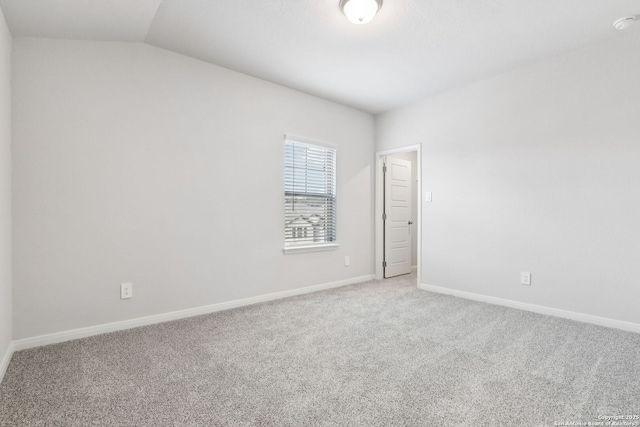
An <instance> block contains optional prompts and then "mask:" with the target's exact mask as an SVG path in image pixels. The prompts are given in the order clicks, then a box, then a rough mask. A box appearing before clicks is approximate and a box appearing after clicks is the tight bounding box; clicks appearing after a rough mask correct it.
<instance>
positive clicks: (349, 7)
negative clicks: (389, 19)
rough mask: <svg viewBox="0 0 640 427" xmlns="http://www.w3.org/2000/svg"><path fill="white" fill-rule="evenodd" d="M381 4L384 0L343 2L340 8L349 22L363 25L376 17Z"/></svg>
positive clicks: (344, 0)
mask: <svg viewBox="0 0 640 427" xmlns="http://www.w3.org/2000/svg"><path fill="white" fill-rule="evenodd" d="M381 4H382V0H342V1H341V2H340V7H341V8H342V11H343V12H344V14H345V15H346V16H347V19H348V20H349V21H351V22H353V23H354V24H357V25H362V24H366V23H367V22H369V21H371V20H372V19H373V18H374V17H375V16H376V13H378V9H380V5H381Z"/></svg>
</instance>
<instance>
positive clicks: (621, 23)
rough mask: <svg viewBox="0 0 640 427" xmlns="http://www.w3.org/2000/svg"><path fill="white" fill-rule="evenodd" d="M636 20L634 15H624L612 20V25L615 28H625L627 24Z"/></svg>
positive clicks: (627, 26)
mask: <svg viewBox="0 0 640 427" xmlns="http://www.w3.org/2000/svg"><path fill="white" fill-rule="evenodd" d="M635 20H636V17H635V16H626V17H624V18H620V19H618V20H616V21H614V22H613V26H614V27H616V30H624V29H625V28H629V26H630V25H631V24H632V23H633V21H635Z"/></svg>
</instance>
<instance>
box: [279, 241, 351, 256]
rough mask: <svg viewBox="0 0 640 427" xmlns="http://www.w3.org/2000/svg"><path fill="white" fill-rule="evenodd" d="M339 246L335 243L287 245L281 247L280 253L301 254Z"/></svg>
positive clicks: (331, 249)
mask: <svg viewBox="0 0 640 427" xmlns="http://www.w3.org/2000/svg"><path fill="white" fill-rule="evenodd" d="M339 247H340V245H339V244H337V243H327V244H325V245H309V246H289V247H286V248H282V253H284V254H285V255H289V254H301V253H305V252H321V251H333V250H336V249H338V248H339Z"/></svg>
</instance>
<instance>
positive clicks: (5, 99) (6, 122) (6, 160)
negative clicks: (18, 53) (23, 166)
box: [0, 9, 12, 381]
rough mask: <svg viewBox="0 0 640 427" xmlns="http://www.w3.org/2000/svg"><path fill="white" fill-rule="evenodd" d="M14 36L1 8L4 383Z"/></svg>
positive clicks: (0, 353)
mask: <svg viewBox="0 0 640 427" xmlns="http://www.w3.org/2000/svg"><path fill="white" fill-rule="evenodd" d="M11 271H12V269H11V35H10V34H9V30H8V28H7V24H6V22H5V20H4V15H3V13H2V10H1V9H0V381H1V380H2V374H3V372H2V370H3V363H2V362H3V359H4V357H5V355H6V354H7V350H8V349H9V344H10V343H11V336H12V332H11V330H12V326H11V325H12V297H11V288H12V278H11Z"/></svg>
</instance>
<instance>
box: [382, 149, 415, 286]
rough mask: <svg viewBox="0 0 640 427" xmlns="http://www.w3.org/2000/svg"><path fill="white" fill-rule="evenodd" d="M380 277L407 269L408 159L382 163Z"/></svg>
mask: <svg viewBox="0 0 640 427" xmlns="http://www.w3.org/2000/svg"><path fill="white" fill-rule="evenodd" d="M383 170H384V214H383V221H384V263H383V265H384V277H385V278H389V277H394V276H399V275H401V274H407V273H411V224H412V222H411V162H409V161H407V160H401V159H394V158H393V157H387V158H386V159H385V166H384V169H383Z"/></svg>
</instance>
